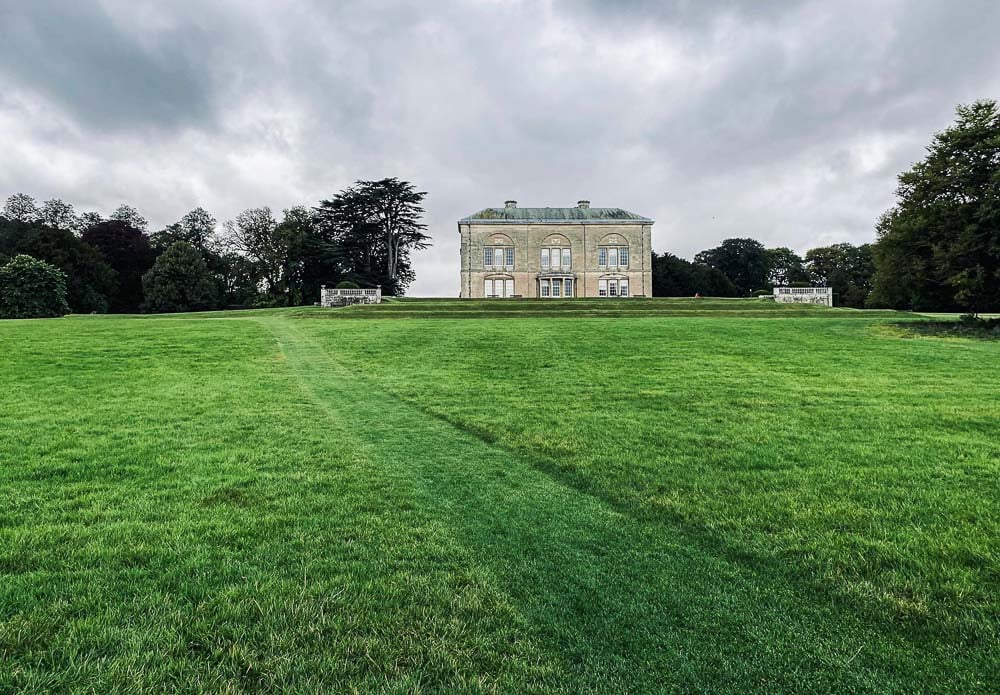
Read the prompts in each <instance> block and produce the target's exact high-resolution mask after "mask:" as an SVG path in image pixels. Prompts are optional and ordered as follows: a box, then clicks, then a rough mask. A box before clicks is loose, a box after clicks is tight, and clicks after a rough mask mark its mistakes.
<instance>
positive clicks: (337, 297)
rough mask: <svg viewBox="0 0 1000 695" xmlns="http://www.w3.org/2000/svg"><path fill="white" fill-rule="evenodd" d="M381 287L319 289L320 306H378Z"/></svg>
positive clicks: (322, 287)
mask: <svg viewBox="0 0 1000 695" xmlns="http://www.w3.org/2000/svg"><path fill="white" fill-rule="evenodd" d="M381 302H382V286H381V285H379V286H378V287H376V288H374V289H371V288H358V289H354V288H350V289H349V288H339V289H338V288H336V287H329V288H328V287H327V286H326V285H322V286H321V287H320V304H322V305H323V306H347V305H349V304H380V303H381Z"/></svg>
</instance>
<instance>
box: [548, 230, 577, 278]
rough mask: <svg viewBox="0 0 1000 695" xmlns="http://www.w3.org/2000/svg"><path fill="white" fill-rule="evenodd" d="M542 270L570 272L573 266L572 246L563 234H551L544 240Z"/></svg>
mask: <svg viewBox="0 0 1000 695" xmlns="http://www.w3.org/2000/svg"><path fill="white" fill-rule="evenodd" d="M541 248H542V252H541V263H542V270H569V269H570V268H571V267H572V266H573V250H572V246H571V245H570V243H569V239H567V238H566V237H565V236H563V235H562V234H550V235H549V236H547V237H545V239H543V240H542V247H541Z"/></svg>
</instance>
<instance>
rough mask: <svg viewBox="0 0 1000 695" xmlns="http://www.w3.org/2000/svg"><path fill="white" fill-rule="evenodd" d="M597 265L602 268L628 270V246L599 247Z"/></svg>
mask: <svg viewBox="0 0 1000 695" xmlns="http://www.w3.org/2000/svg"><path fill="white" fill-rule="evenodd" d="M597 265H598V266H599V267H601V268H627V267H628V246H599V247H598V248H597Z"/></svg>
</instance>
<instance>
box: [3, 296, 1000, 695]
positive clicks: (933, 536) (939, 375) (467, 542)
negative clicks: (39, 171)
mask: <svg viewBox="0 0 1000 695" xmlns="http://www.w3.org/2000/svg"><path fill="white" fill-rule="evenodd" d="M556 308H557V307H556V305H554V304H548V303H547V302H544V301H523V302H517V301H497V302H455V301H447V300H442V301H426V302H418V301H399V302H392V303H386V304H384V305H380V306H378V307H357V308H352V309H348V310H324V309H298V310H295V309H292V310H269V311H253V312H239V313H237V312H221V313H217V314H200V315H187V316H180V315H175V316H162V317H108V316H98V317H92V316H87V317H70V318H66V319H60V320H48V321H7V322H0V348H2V349H0V691H8V690H30V691H42V690H68V689H76V690H92V691H96V692H108V691H112V690H136V691H138V690H145V691H149V692H162V691H164V690H177V689H181V690H253V689H278V688H282V689H290V690H306V691H316V690H350V689H357V690H392V691H413V690H421V691H434V690H444V689H448V690H466V691H491V690H502V691H541V690H551V689H561V690H572V691H578V690H599V691H649V690H668V691H669V690H679V691H703V692H722V691H772V692H788V691H796V692H803V691H806V692H827V691H870V692H955V693H969V692H995V691H996V690H997V686H998V683H1000V666H998V664H1000V397H998V388H997V379H996V376H997V374H998V373H1000V341H986V340H971V339H955V338H947V339H942V338H935V337H915V336H914V335H913V334H911V333H909V332H907V331H906V330H905V328H900V327H899V326H898V325H896V322H897V321H898V320H899V319H900V316H899V315H896V314H892V313H888V312H860V311H852V310H830V309H821V308H814V307H799V306H786V307H782V306H778V305H774V304H772V303H767V302H758V301H749V300H730V301H722V300H703V301H702V302H701V303H694V302H693V300H640V301H637V302H635V303H634V304H630V303H629V302H628V301H619V302H616V301H614V300H612V301H610V302H609V301H603V302H600V301H599V302H587V301H580V300H577V301H576V302H572V303H569V304H568V305H567V308H568V309H569V310H571V311H572V312H573V316H571V317H567V316H565V315H564V314H563V313H562V312H561V311H555V309H556ZM562 308H563V307H559V309H560V310H561V309H562ZM329 318H338V319H339V320H328V319H329ZM370 318H380V319H387V320H368V319H370ZM389 319H396V320H389ZM409 319H414V320H409ZM416 319H419V320H416Z"/></svg>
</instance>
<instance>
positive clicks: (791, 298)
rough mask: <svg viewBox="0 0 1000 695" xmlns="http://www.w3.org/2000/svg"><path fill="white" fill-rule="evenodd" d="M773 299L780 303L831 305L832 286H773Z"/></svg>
mask: <svg viewBox="0 0 1000 695" xmlns="http://www.w3.org/2000/svg"><path fill="white" fill-rule="evenodd" d="M774 301H776V302H780V303H782V304H822V305H823V306H833V288H832V287H775V288H774Z"/></svg>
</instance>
